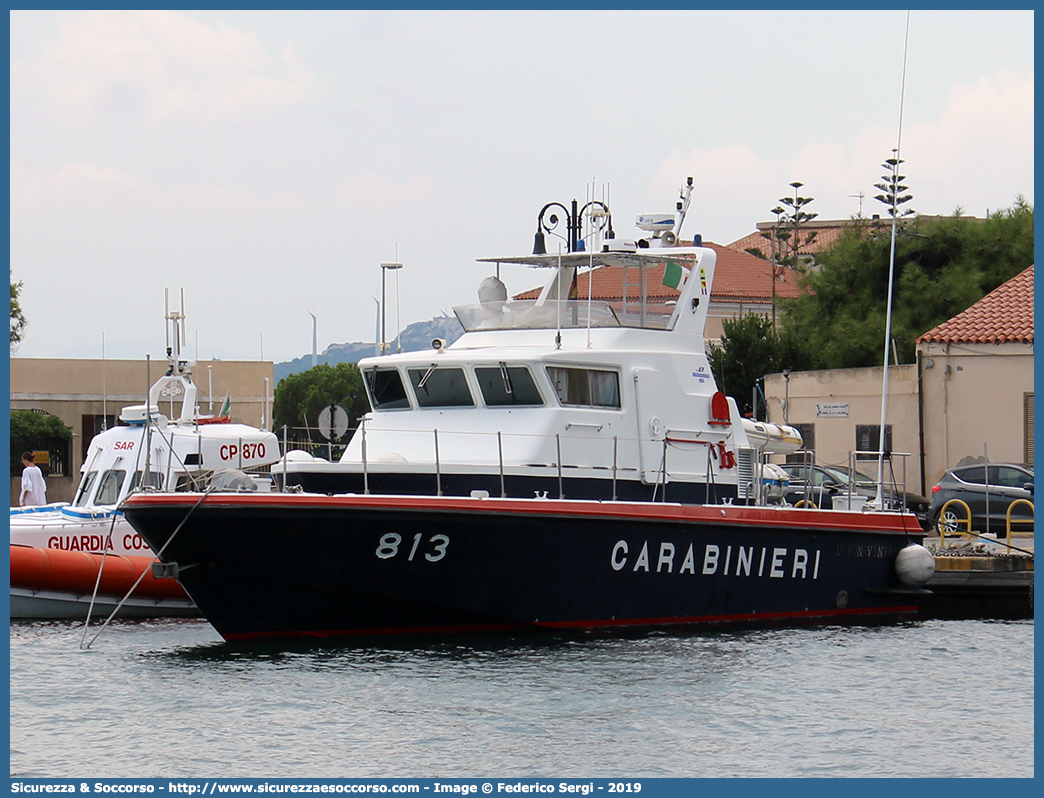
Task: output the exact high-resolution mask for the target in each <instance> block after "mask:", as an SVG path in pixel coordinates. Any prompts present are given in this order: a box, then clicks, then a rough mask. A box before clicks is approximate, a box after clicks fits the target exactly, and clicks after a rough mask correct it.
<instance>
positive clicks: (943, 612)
mask: <svg viewBox="0 0 1044 798" xmlns="http://www.w3.org/2000/svg"><path fill="white" fill-rule="evenodd" d="M935 542H936V543H937V542H938V541H937V540H936V541H935ZM1014 544H1015V546H1017V547H1018V548H1015V547H1012V548H1010V549H1009V548H1007V547H1005V545H1004V543H1003V542H998V543H992V542H989V543H988V544H987V545H985V546H983V545H981V544H980V545H978V546H974V547H969V546H964V547H961V548H956V549H948V548H945V547H940V546H938V545H932V541H926V545H928V547H929V549H930V550H932V552H933V554H935V575H934V576H933V577H932V578H931V579H930V580H929V581H928V583H927V584H926V585H925V588H926V589H928V590H930V591H932V592H931V595H929V596H925V597H924V599H923V600H922V601H921V604H920V617H922V618H925V619H946V620H956V619H1002V620H1025V619H1031V618H1033V550H1032V547H1033V538H1032V537H1029V538H1028V540H1027V539H1025V538H1016V539H1015V541H1014ZM1027 546H1028V548H1027Z"/></svg>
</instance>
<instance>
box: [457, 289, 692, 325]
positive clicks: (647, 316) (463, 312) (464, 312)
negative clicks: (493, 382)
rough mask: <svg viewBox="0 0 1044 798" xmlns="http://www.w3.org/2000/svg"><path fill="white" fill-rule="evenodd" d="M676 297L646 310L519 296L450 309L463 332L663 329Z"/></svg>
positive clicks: (648, 305) (651, 304)
mask: <svg viewBox="0 0 1044 798" xmlns="http://www.w3.org/2000/svg"><path fill="white" fill-rule="evenodd" d="M674 305H675V298H673V297H672V298H664V299H662V300H661V301H653V300H651V299H650V300H648V301H647V302H646V305H645V312H644V313H642V312H639V311H638V310H635V309H634V308H632V307H630V305H626V306H625V305H624V304H623V302H607V301H604V300H598V301H595V300H587V299H568V300H555V299H549V300H545V301H544V302H540V301H539V300H536V299H519V300H513V301H510V302H502V303H501V302H497V303H489V304H485V305H458V306H456V307H454V308H453V312H454V314H456V316H457V319H458V321H460V324H461V326H462V327H463V328H464V330H465V332H476V331H482V330H554V329H587V328H595V327H637V328H643V329H651V330H665V329H667V327H668V324H669V323H670V320H671V314H672V313H673V312H674Z"/></svg>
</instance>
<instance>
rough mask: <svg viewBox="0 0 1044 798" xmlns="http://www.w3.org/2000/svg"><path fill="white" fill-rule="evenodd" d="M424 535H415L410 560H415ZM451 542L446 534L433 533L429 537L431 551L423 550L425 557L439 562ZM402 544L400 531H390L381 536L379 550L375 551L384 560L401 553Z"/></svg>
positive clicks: (429, 560)
mask: <svg viewBox="0 0 1044 798" xmlns="http://www.w3.org/2000/svg"><path fill="white" fill-rule="evenodd" d="M423 537H424V535H423V534H422V533H420V532H418V533H417V534H415V535H414V536H413V545H412V546H410V555H409V556H408V557H407V558H406V559H407V560H408V561H410V562H413V558H414V557H415V556H416V555H417V550H418V549H419V548H420V545H421V540H422V538H423ZM449 542H450V540H449V538H448V537H446V536H445V535H432V536H431V537H430V538H428V546H429V547H430V551H425V552H423V553H424V559H425V560H427V561H428V562H438V561H439V560H441V559H442V558H443V557H445V556H446V547H447V546H449ZM401 544H402V535H400V534H399V533H398V532H389V533H388V534H387V535H385V536H384V537H382V538H381V542H380V544H379V545H378V546H377V551H376V552H375V553H376V554H377V556H378V557H380V558H381V559H382V560H388V559H391V558H392V557H395V556H396V555H397V554H398V553H399V546H400V545H401Z"/></svg>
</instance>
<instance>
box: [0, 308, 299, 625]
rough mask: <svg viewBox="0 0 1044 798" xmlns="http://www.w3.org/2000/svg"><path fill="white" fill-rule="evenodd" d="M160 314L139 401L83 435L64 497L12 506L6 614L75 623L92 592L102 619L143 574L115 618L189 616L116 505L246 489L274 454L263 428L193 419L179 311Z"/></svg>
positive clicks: (180, 595)
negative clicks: (170, 411) (159, 365)
mask: <svg viewBox="0 0 1044 798" xmlns="http://www.w3.org/2000/svg"><path fill="white" fill-rule="evenodd" d="M166 319H167V322H168V338H167V360H168V368H167V371H166V373H165V374H164V375H163V376H162V377H160V379H159V380H157V381H156V383H155V384H154V385H153V386H152V387H151V389H150V390H149V397H148V404H147V405H132V406H128V407H124V408H123V411H122V412H121V413H120V417H119V418H120V421H121V424H120V425H119V426H116V427H113V428H112V429H108V430H105V431H104V432H102V433H100V434H98V435H97V436H95V437H94V439H93V440H92V441H91V444H90V448H89V450H88V452H87V455H86V457H85V458H84V465H83V467H82V469H81V470H82V476H81V479H80V484H79V487H78V488H77V491H76V494H75V497H74V499H73V501H72V503H69V504H62V503H58V504H50V505H45V506H43V507H23V508H12V510H11V617H12V618H81V619H82V618H85V617H86V615H87V609H88V607H89V606H91V605H92V598H93V610H92V614H96V615H102V614H105V615H107V614H109V613H110V612H111V611H112V609H113V607H115V606H116V604H117V603H118V602H119V600H120V599H122V598H123V597H124V596H125V595H126V593H127V591H128V590H130V588H131V587H132V586H134V584H135V582H136V580H137V579H138V578H139V576H141V575H142V574H143V573H144V574H145V576H144V578H143V579H142V580H141V583H140V584H138V585H137V587H136V588H135V590H134V592H133V594H132V595H131V596H130V598H128V599H127V601H126V602H125V603H124V606H123V607H122V608H121V610H120V614H121V616H122V617H153V616H163V615H198V614H199V611H198V610H197V609H196V607H195V605H194V604H193V603H192V601H191V600H190V599H189V598H188V596H187V595H186V594H185V592H184V590H182V589H181V587H180V586H178V585H177V584H176V583H173V582H171V581H169V580H167V581H159V580H156V579H154V578H153V577H152V573H151V570H150V564H151V563H152V562H153V561H154V559H155V555H154V554H153V551H152V549H150V548H149V546H148V544H147V543H146V542H145V541H144V539H143V538H142V537H141V536H140V535H139V534H138V533H137V532H136V531H135V530H134V528H133V527H131V525H130V524H129V523H128V522H127V520H126V518H124V516H123V513H122V512H120V511H119V509H118V506H119V504H120V502H122V501H123V500H124V499H126V498H127V496H129V495H131V494H132V493H134V492H138V491H143V490H164V491H177V490H186V489H190V488H197V489H202V488H203V487H204V486H210V485H211V483H212V482H213V481H214V480H215V479H216V480H217V484H216V486H217V487H220V485H221V484H222V480H223V479H225V481H226V484H229V485H230V486H232V487H233V488H235V486H236V485H235V483H237V482H238V484H239V485H240V486H242V487H246V488H247V489H255V490H256V489H257V484H261V485H262V486H263V485H264V480H259V481H258V483H257V484H255V483H254V482H253V480H244V478H243V477H242V476H239V475H240V474H242V472H243V471H244V470H245V469H251V468H256V467H258V466H264V465H268V464H271V463H273V462H275V461H276V460H278V459H279V456H280V454H279V442H278V439H277V438H276V436H275V435H274V434H272V433H271V432H268V431H266V430H262V429H257V428H256V427H251V426H248V425H246V424H234V423H231V419H230V418H229V417H227V416H218V417H208V416H202V415H200V413H199V408H198V407H197V405H196V397H197V391H196V385H195V383H193V381H192V371H191V367H192V366H193V365H194V363H192V362H190V361H186V360H183V359H182V358H181V346H182V345H183V336H184V327H183V322H184V315H183V314H182V313H181V312H174V313H171V312H170V311H169V310H168V312H167V316H166ZM171 400H173V401H174V402H175V406H176V403H177V402H179V401H180V404H181V408H180V415H179V416H177V417H176V418H172V419H170V418H167V417H166V416H164V415H162V414H161V413H160V407H161V406H164V405H169V404H170V402H171ZM223 472H228V474H234V475H235V476H232V477H231V478H229V477H228V476H226V475H225V474H224V473H223ZM266 476H267V475H266ZM103 555H104V556H103ZM99 572H101V577H100V582H99ZM96 586H97V590H98V592H97V594H95V588H96Z"/></svg>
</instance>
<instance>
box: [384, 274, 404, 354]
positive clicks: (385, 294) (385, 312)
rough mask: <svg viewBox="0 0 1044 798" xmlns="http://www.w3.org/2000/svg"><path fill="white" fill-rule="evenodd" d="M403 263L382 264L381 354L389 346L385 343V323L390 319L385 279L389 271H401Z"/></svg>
mask: <svg viewBox="0 0 1044 798" xmlns="http://www.w3.org/2000/svg"><path fill="white" fill-rule="evenodd" d="M401 268H402V264H401V263H382V264H381V354H382V355H383V354H385V353H386V352H387V349H388V344H387V343H385V338H386V335H385V322H386V321H387V319H388V302H387V291H386V287H385V279H384V278H385V277H386V276H387V274H388V270H389V269H391V270H393V271H395V270H397V269H401Z"/></svg>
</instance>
